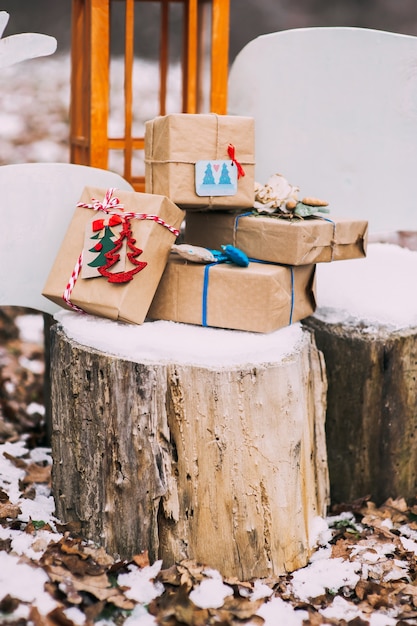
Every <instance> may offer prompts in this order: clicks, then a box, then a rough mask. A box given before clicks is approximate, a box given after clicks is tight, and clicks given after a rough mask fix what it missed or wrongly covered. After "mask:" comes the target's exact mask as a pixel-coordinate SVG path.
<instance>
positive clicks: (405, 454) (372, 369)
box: [303, 316, 417, 505]
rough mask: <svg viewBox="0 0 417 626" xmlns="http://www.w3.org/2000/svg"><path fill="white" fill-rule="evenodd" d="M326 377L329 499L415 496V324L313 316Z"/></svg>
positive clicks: (379, 499)
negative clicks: (397, 325) (386, 324)
mask: <svg viewBox="0 0 417 626" xmlns="http://www.w3.org/2000/svg"><path fill="white" fill-rule="evenodd" d="M303 324H304V325H305V326H306V327H308V328H309V329H311V330H312V331H314V335H315V338H316V343H317V346H318V348H319V350H321V351H322V352H323V354H324V358H325V362H326V372H327V378H328V394H327V415H326V436H327V449H328V464H329V476H330V496H331V501H332V502H333V503H342V502H351V501H353V500H355V499H357V498H360V497H362V496H370V497H371V499H372V501H374V502H376V504H378V505H380V504H382V503H383V502H384V501H385V500H387V498H390V497H392V498H396V497H400V496H402V497H404V498H406V499H411V498H415V496H416V494H417V410H416V408H417V383H416V379H417V328H403V329H400V330H394V331H393V330H390V329H389V328H387V327H384V326H380V327H375V325H374V324H373V325H367V324H366V323H365V321H363V320H362V321H361V320H358V321H357V323H356V324H352V323H347V324H345V323H342V322H338V323H328V322H326V321H322V320H320V319H318V318H317V316H312V317H309V318H307V319H306V320H304V321H303Z"/></svg>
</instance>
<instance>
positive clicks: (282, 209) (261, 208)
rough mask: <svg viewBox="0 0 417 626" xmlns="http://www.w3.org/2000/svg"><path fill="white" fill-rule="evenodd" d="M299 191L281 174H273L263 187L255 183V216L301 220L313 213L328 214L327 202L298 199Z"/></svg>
mask: <svg viewBox="0 0 417 626" xmlns="http://www.w3.org/2000/svg"><path fill="white" fill-rule="evenodd" d="M299 191H300V189H299V187H296V186H295V185H291V183H289V182H288V181H287V179H286V178H284V176H282V174H273V176H271V177H270V179H269V180H268V182H267V183H266V184H265V185H261V184H260V183H256V182H255V202H254V205H253V206H254V209H255V214H259V215H262V214H263V215H264V214H268V215H271V216H272V217H282V218H289V219H291V218H294V217H297V218H299V219H303V218H304V217H309V216H310V215H314V214H315V213H328V212H329V209H328V208H327V206H328V204H329V203H328V202H326V201H325V200H320V199H319V198H312V197H305V198H303V199H302V200H299V199H298V193H299Z"/></svg>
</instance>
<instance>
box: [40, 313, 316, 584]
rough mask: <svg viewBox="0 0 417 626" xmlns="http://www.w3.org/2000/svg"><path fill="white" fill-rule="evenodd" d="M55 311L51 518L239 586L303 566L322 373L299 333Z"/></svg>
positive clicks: (309, 539)
mask: <svg viewBox="0 0 417 626" xmlns="http://www.w3.org/2000/svg"><path fill="white" fill-rule="evenodd" d="M57 317H58V321H59V323H58V324H57V325H55V326H54V327H53V328H52V346H51V384H52V450H53V458H54V466H53V489H54V494H55V499H56V506H57V515H58V517H59V518H60V519H61V520H62V521H64V522H70V521H71V522H78V523H79V524H80V525H81V529H82V532H83V533H85V535H86V536H87V537H88V538H90V539H92V540H94V541H96V542H98V543H100V544H101V545H103V546H104V547H105V548H106V549H107V550H108V551H109V552H110V553H113V554H118V555H119V556H120V557H121V558H131V557H132V556H133V555H134V554H136V553H139V552H141V551H143V550H148V551H149V554H150V557H151V559H163V561H164V565H166V566H169V565H170V564H172V563H174V562H176V561H180V560H183V559H187V558H191V559H194V560H196V561H199V562H201V563H204V564H207V565H208V566H210V567H214V568H216V569H218V570H219V571H221V572H222V573H223V574H224V575H226V576H236V577H238V578H239V579H241V580H245V579H251V578H253V577H266V576H269V575H272V574H282V573H285V572H288V571H293V570H294V569H296V568H298V567H302V566H304V565H305V564H306V563H307V562H308V559H309V557H310V556H311V553H312V551H313V547H314V546H313V542H314V538H313V536H312V529H313V526H314V523H315V521H316V518H317V517H320V516H324V515H325V514H326V507H327V504H328V475H327V459H326V445H325V434H324V415H325V402H326V401H325V397H326V375H325V370H324V366H323V360H322V355H321V353H320V352H319V351H318V350H317V348H316V346H315V344H314V341H313V340H312V336H311V334H310V333H309V332H308V331H305V330H303V329H302V328H301V326H300V325H294V326H293V327H288V328H286V329H282V330H281V331H277V333H271V334H270V335H268V336H262V335H259V334H255V333H243V332H241V333H235V332H234V331H222V330H220V329H208V328H200V327H193V326H187V325H184V324H174V323H173V322H148V323H145V324H144V325H142V326H128V325H125V324H118V323H116V322H110V321H109V320H103V319H101V320H99V319H97V318H94V317H92V316H79V315H77V314H76V313H71V312H65V313H62V314H61V313H60V314H59V315H58V316H57ZM83 327H84V328H83ZM95 327H97V328H98V331H97V332H98V334H99V336H100V337H102V338H105V342H107V343H105V345H103V339H101V341H98V340H97V339H96V336H95V330H94V328H95ZM278 333H280V334H278ZM176 335H178V336H176ZM110 336H111V338H110ZM156 337H159V339H157V340H156V339H155V338H156ZM161 337H162V338H163V337H166V342H165V344H164V341H163V340H161ZM126 338H130V339H129V343H128V344H126ZM208 338H210V339H208ZM231 338H232V339H231ZM231 340H233V342H234V343H233V345H232V346H231V344H230V341H231ZM112 341H113V344H111V342H112ZM176 341H177V342H178V346H177V347H178V349H177V350H175V342H176ZM208 341H209V342H210V341H211V342H212V347H213V345H214V344H213V342H216V350H215V354H214V360H213V361H212V362H210V358H209V357H208V356H207V350H208V346H209V343H207V342H208ZM135 342H136V343H137V344H138V349H137V350H134V344H135ZM155 342H156V343H157V344H158V345H155ZM248 342H249V343H248ZM87 344H90V345H87ZM122 344H124V345H125V346H126V345H128V346H129V349H130V350H132V351H133V352H135V356H134V357H132V355H131V354H129V355H124V356H123V354H122V353H123V350H122V349H121V348H120V346H121V345H122ZM180 344H181V345H182V347H181V345H180ZM246 344H248V346H249V345H252V346H253V353H252V354H250V353H248V354H249V357H248V354H245V352H244V350H245V345H246ZM280 344H281V346H280ZM111 345H113V349H111ZM97 346H98V347H97ZM234 346H239V348H238V349H239V350H240V351H241V352H242V354H239V353H237V354H233V350H234ZM284 346H286V349H283V347H284ZM167 350H169V351H170V352H169V353H168V354H167ZM248 350H249V348H248ZM173 354H175V355H176V356H175V357H173V356H172V355H173ZM274 354H275V356H274ZM190 357H191V358H190ZM231 357H234V358H232V359H231Z"/></svg>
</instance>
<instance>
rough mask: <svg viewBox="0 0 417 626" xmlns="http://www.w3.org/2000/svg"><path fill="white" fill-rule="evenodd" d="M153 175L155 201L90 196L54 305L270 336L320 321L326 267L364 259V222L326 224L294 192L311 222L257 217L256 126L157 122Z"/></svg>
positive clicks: (53, 286)
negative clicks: (319, 277)
mask: <svg viewBox="0 0 417 626" xmlns="http://www.w3.org/2000/svg"><path fill="white" fill-rule="evenodd" d="M145 167H146V170H145V174H146V183H145V185H146V186H145V190H146V193H137V192H122V191H119V190H113V189H111V190H100V189H92V188H86V189H84V192H83V194H82V197H81V198H80V202H79V204H78V206H77V207H76V208H75V213H74V217H73V220H72V222H71V224H70V226H69V228H68V231H67V234H66V236H65V239H64V241H63V243H62V245H61V248H60V250H59V253H58V256H57V258H56V260H55V263H54V265H53V267H52V269H51V272H50V275H49V277H48V280H47V283H46V285H45V288H44V290H43V294H44V295H45V296H46V297H47V298H50V299H52V300H53V301H55V302H57V303H58V304H60V305H61V306H63V307H64V308H68V309H72V310H75V311H80V312H86V313H91V314H95V315H100V316H104V317H109V318H111V319H116V320H120V321H124V322H130V323H135V324H141V323H142V322H143V321H145V320H146V319H147V320H150V321H151V320H171V321H175V322H183V323H188V324H198V325H205V326H213V327H219V328H227V329H234V330H246V331H252V332H263V333H268V332H271V331H274V330H276V329H278V328H281V327H284V326H287V325H288V324H291V323H294V322H296V321H299V320H301V319H303V318H305V317H307V316H309V315H311V314H312V313H314V311H315V308H316V296H315V281H316V277H315V273H316V272H315V270H316V264H317V263H322V262H330V261H336V260H343V259H351V258H360V257H364V256H365V255H366V236H367V222H366V221H364V220H349V219H344V220H341V219H336V218H332V216H331V213H330V214H329V215H328V216H326V217H325V218H324V217H322V216H321V215H318V213H319V211H320V210H321V209H320V208H319V207H317V206H316V207H315V208H311V207H309V206H308V205H307V206H306V205H305V204H303V202H301V204H300V203H298V202H297V201H295V202H294V195H293V197H292V198H291V201H292V203H293V204H292V205H291V203H290V202H288V207H290V206H291V209H294V207H297V206H298V208H301V209H304V210H305V209H310V212H309V213H308V214H305V213H303V212H302V211H299V212H298V213H297V211H296V212H294V211H291V210H290V209H289V208H288V209H286V208H285V207H284V208H283V211H281V210H278V212H277V211H275V210H274V209H271V208H270V206H269V211H267V212H262V211H259V210H254V206H255V205H256V203H255V129H254V121H253V119H252V118H249V117H240V116H227V115H223V116H221V115H216V114H207V115H204V114H196V115H192V114H173V115H166V116H160V117H157V118H155V119H154V120H151V121H149V122H147V124H146V131H145ZM270 204H271V203H270ZM313 204H314V203H313ZM319 204H320V203H319ZM265 206H268V205H267V204H266V205H265ZM180 230H182V232H181V238H180V239H179V234H180ZM179 242H180V245H178V243H179ZM229 252H231V254H228V253H229Z"/></svg>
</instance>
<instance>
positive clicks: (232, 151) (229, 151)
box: [227, 143, 245, 179]
mask: <svg viewBox="0 0 417 626" xmlns="http://www.w3.org/2000/svg"><path fill="white" fill-rule="evenodd" d="M227 154H228V155H229V157H230V159H231V160H232V162H233V163H234V164H235V165H236V167H237V177H238V179H239V178H240V177H241V176H244V175H245V170H244V169H243V167H242V166H241V164H240V163H239V161H237V160H236V157H235V147H234V145H233V144H231V143H229V145H228V147H227Z"/></svg>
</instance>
